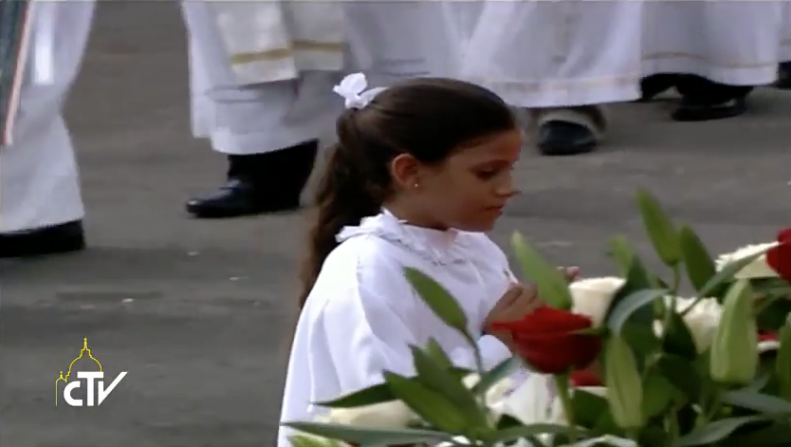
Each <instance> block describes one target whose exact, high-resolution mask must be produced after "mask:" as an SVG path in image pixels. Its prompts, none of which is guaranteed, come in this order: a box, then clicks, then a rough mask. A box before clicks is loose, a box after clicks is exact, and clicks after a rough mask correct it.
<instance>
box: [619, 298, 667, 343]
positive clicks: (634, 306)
mask: <svg viewBox="0 0 791 447" xmlns="http://www.w3.org/2000/svg"><path fill="white" fill-rule="evenodd" d="M665 295H667V290H656V289H645V290H639V291H637V292H633V293H631V294H629V296H627V297H625V298H624V299H622V300H620V301H619V302H618V304H617V305H616V306H615V307H614V308H613V309H612V311H610V312H609V315H608V316H607V327H609V328H610V331H612V333H614V334H618V335H620V334H621V330H622V329H623V326H624V324H626V322H627V321H629V319H630V317H631V316H632V315H633V314H634V313H635V312H636V311H638V310H640V309H641V308H643V307H645V306H648V305H650V304H653V302H654V301H656V300H657V299H661V298H662V297H664V296H665Z"/></svg>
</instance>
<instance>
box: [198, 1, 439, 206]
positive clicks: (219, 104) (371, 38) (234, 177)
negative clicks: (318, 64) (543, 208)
mask: <svg viewBox="0 0 791 447" xmlns="http://www.w3.org/2000/svg"><path fill="white" fill-rule="evenodd" d="M344 8H345V11H346V15H347V19H348V20H347V26H348V44H349V47H350V54H349V56H350V57H349V59H350V60H349V63H348V65H347V68H348V70H351V71H358V70H360V71H364V72H366V74H368V75H369V80H370V83H371V85H372V86H386V85H389V84H391V83H393V82H396V81H398V80H401V79H406V78H411V77H416V76H422V75H426V74H427V68H426V64H425V58H424V57H423V50H422V49H421V47H420V46H419V40H420V38H421V35H420V34H419V33H411V34H410V33H404V30H405V29H408V28H409V27H410V26H411V25H413V24H414V23H415V20H416V19H418V18H419V17H420V14H422V12H423V11H422V7H421V6H420V5H419V3H411V2H382V3H379V2H376V3H371V4H368V3H359V4H358V3H345V4H344ZM183 11H184V16H185V20H186V23H187V26H188V28H189V36H190V72H191V86H192V88H191V90H192V94H193V96H192V111H193V115H192V123H193V133H194V134H195V136H197V137H203V138H209V139H210V140H211V143H212V147H213V148H214V150H216V151H218V152H220V153H223V154H226V155H227V156H228V159H229V170H228V175H227V179H228V181H227V183H226V184H225V185H224V186H223V187H222V188H220V190H219V191H217V192H215V193H213V194H209V195H207V196H204V197H199V198H196V199H193V200H190V201H189V202H187V210H188V211H189V212H190V213H191V214H193V215H195V216H198V217H234V216H242V215H249V214H259V213H264V212H273V211H281V210H288V209H294V208H297V207H298V206H299V205H300V192H301V191H302V190H303V188H304V187H305V185H306V183H307V181H308V179H309V178H310V174H311V171H312V169H313V167H314V161H318V162H319V164H321V161H322V160H323V159H324V157H322V156H319V157H318V159H317V157H316V155H317V149H318V138H319V136H320V135H321V134H323V133H324V132H325V131H327V130H329V129H331V128H332V125H333V122H334V120H335V118H336V117H337V116H338V115H339V114H340V112H341V110H342V101H341V100H340V99H339V98H338V97H337V96H336V95H335V94H334V93H333V92H332V87H333V86H334V85H335V84H336V83H337V82H338V81H339V80H340V73H333V72H306V73H303V74H302V76H301V77H300V79H298V80H293V81H281V82H273V83H268V84H258V85H252V86H245V87H239V86H237V85H236V83H235V82H234V77H233V75H232V73H231V72H230V68H229V66H228V63H227V57H226V53H224V52H223V51H222V49H218V48H216V45H217V43H218V42H219V41H220V39H219V38H218V37H217V35H216V29H215V28H213V25H212V23H211V21H210V19H208V18H207V11H206V9H205V7H204V6H202V5H201V3H200V2H184V9H183ZM322 169H323V166H318V174H320V171H321V170H322ZM303 202H304V201H303Z"/></svg>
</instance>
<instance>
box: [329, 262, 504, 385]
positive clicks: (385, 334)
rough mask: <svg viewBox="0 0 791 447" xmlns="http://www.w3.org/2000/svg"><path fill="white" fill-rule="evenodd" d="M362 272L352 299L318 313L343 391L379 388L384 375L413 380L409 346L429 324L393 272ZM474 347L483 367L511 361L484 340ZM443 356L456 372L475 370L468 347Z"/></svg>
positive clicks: (498, 347)
mask: <svg viewBox="0 0 791 447" xmlns="http://www.w3.org/2000/svg"><path fill="white" fill-rule="evenodd" d="M387 270H390V271H387ZM365 271H366V272H365V273H366V276H367V277H366V278H361V279H362V280H363V281H361V282H358V284H357V286H356V291H355V292H356V293H355V295H356V296H346V297H339V298H340V299H333V300H329V301H328V302H327V304H326V306H325V307H324V309H323V312H322V313H323V316H322V317H323V318H322V321H323V323H324V325H323V326H324V327H323V331H322V332H323V334H324V336H325V340H326V343H327V346H328V347H329V351H330V355H331V356H332V359H333V363H334V365H335V369H336V371H337V375H338V379H339V382H340V386H341V389H342V390H344V392H352V391H355V390H358V389H360V388H365V387H367V386H371V385H375V384H378V383H381V382H382V372H384V371H385V370H387V371H391V372H395V373H398V374H402V375H413V374H414V368H413V365H412V353H411V352H410V349H409V346H410V345H418V346H420V345H422V343H421V341H420V337H419V334H418V332H419V331H420V330H421V329H422V328H423V327H424V325H425V324H426V323H427V321H429V322H430V321H431V320H427V319H426V315H425V311H421V310H419V306H417V305H415V303H414V302H412V301H410V299H409V297H410V296H412V295H413V294H414V292H413V291H412V290H411V286H410V285H409V283H408V282H407V281H406V280H405V279H403V273H402V271H401V269H400V268H399V267H395V266H391V267H389V268H388V267H387V266H377V268H376V269H371V268H366V269H365ZM394 303H397V305H393V304H394ZM478 347H479V349H480V351H481V354H482V357H483V360H484V366H485V367H486V368H492V367H493V366H495V365H496V364H498V363H499V362H501V361H502V360H505V359H507V358H509V357H510V356H511V352H510V350H509V349H508V348H507V347H506V346H505V345H504V344H503V343H501V342H500V341H499V340H498V339H497V338H495V337H493V336H490V335H484V336H483V337H481V338H480V339H479V341H478ZM448 355H449V357H450V358H451V360H452V361H453V362H454V364H456V365H457V366H459V367H465V368H470V369H474V368H475V357H474V352H473V350H472V348H459V349H456V350H454V351H453V352H449V353H448Z"/></svg>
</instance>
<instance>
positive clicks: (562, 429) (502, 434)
mask: <svg viewBox="0 0 791 447" xmlns="http://www.w3.org/2000/svg"><path fill="white" fill-rule="evenodd" d="M572 433H573V430H572V429H571V428H569V426H567V425H558V424H530V425H522V426H520V427H510V428H505V429H502V430H500V431H498V432H497V435H496V437H495V439H493V441H495V442H504V443H505V442H509V441H515V440H517V439H521V438H526V437H528V436H538V435H544V434H546V435H571V434H572ZM577 433H578V434H579V431H578V432H577Z"/></svg>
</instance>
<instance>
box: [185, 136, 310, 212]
mask: <svg viewBox="0 0 791 447" xmlns="http://www.w3.org/2000/svg"><path fill="white" fill-rule="evenodd" d="M317 150H318V141H309V142H306V143H303V144H300V145H297V146H294V147H290V148H287V149H281V150H279V151H275V152H271V153H266V154H254V155H242V156H238V155H232V156H230V157H228V158H229V169H228V182H227V183H226V184H225V185H224V186H222V187H221V188H220V189H219V190H217V191H216V192H214V193H212V194H209V195H207V196H204V197H199V198H196V199H192V200H190V201H188V202H187V212H188V213H190V214H192V215H193V216H195V217H198V218H204V219H221V218H232V217H241V216H251V215H256V214H264V213H275V212H282V211H291V210H295V209H298V208H299V206H300V203H299V196H300V194H301V193H302V188H304V186H305V183H307V181H308V178H309V177H310V173H311V171H312V170H313V162H314V161H315V159H316V152H317Z"/></svg>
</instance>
